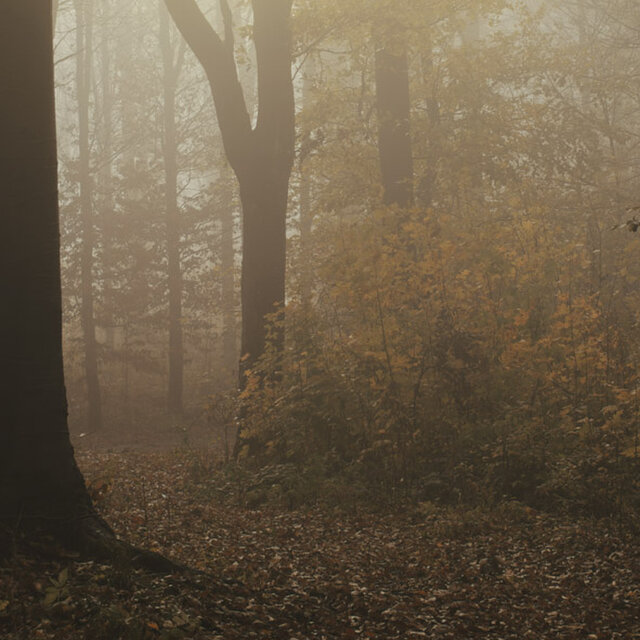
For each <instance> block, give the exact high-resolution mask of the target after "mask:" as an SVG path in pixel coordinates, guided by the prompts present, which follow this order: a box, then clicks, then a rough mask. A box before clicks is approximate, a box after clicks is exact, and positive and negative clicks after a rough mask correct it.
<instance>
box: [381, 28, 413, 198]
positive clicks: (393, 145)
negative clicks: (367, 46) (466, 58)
mask: <svg viewBox="0 0 640 640" xmlns="http://www.w3.org/2000/svg"><path fill="white" fill-rule="evenodd" d="M374 31H375V37H374V40H375V46H376V51H375V70H376V108H377V114H378V149H379V153H380V170H381V173H382V185H383V189H384V194H383V201H384V203H385V204H395V205H398V206H399V207H408V206H410V205H411V204H412V202H413V158H412V153H411V131H410V126H409V115H410V114H409V110H410V105H411V102H410V99H409V66H408V62H407V48H406V42H405V38H404V34H403V30H402V29H401V28H400V27H399V26H398V25H395V24H393V21H391V22H390V23H386V24H384V25H380V24H377V25H375V27H374Z"/></svg>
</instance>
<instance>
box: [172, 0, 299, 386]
mask: <svg viewBox="0 0 640 640" xmlns="http://www.w3.org/2000/svg"><path fill="white" fill-rule="evenodd" d="M165 1H166V4H167V8H168V9H169V12H170V13H171V15H172V17H173V19H174V21H175V23H176V25H177V26H178V29H179V30H180V32H181V33H182V35H183V36H184V38H185V40H186V41H187V43H188V44H189V46H190V47H191V49H192V50H193V52H194V53H195V55H196V57H197V58H198V60H199V61H200V63H201V64H202V66H203V68H204V70H205V72H206V74H207V77H208V80H209V84H210V86H211V92H212V95H213V101H214V104H215V108H216V113H217V116H218V123H219V126H220V131H221V134H222V141H223V145H224V149H225V153H226V155H227V158H228V160H229V164H230V165H231V167H232V168H233V170H234V172H235V174H236V176H237V178H238V182H239V185H240V200H241V203H242V211H243V237H242V240H243V245H242V246H243V254H242V275H241V291H242V293H241V299H242V340H241V355H242V358H243V360H242V363H241V382H242V380H243V379H244V375H243V372H245V371H246V370H247V368H249V367H251V365H252V364H253V363H254V362H255V361H256V360H257V358H258V357H259V356H260V355H261V354H262V353H263V351H264V348H265V344H266V334H267V320H266V317H267V316H268V315H269V314H271V313H274V312H275V311H277V310H278V308H279V307H282V306H283V304H284V293H285V251H286V211H287V197H288V187H289V178H290V175H291V169H292V166H293V158H294V140H295V114H294V97H293V84H292V80H291V53H290V49H291V36H290V30H289V19H290V14H291V4H292V0H253V2H252V6H253V15H254V27H253V36H254V42H255V48H256V58H257V67H258V115H257V121H256V124H255V126H254V127H252V124H251V118H250V116H249V113H248V111H247V107H246V102H245V97H244V94H243V91H242V87H241V86H240V82H239V80H238V71H237V67H236V62H235V56H234V37H233V26H232V24H231V22H232V20H231V11H230V9H229V5H228V2H227V0H221V3H220V6H221V8H222V13H223V17H224V38H221V37H220V36H219V35H218V33H216V31H215V30H214V29H213V28H212V26H211V25H210V24H209V22H208V21H207V19H206V18H205V16H204V14H203V13H202V12H201V11H200V9H199V8H198V5H197V4H196V2H195V0H165ZM282 344H283V335H282V333H281V332H280V333H278V332H276V336H275V345H276V347H281V346H282Z"/></svg>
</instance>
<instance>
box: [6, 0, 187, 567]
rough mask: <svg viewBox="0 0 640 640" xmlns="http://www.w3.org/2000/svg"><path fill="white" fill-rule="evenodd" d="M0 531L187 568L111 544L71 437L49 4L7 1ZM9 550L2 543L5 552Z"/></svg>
mask: <svg viewBox="0 0 640 640" xmlns="http://www.w3.org/2000/svg"><path fill="white" fill-rule="evenodd" d="M0 86H2V87H4V88H6V89H8V90H7V91H6V94H3V101H2V117H1V118H0V136H1V139H2V141H3V144H2V145H1V146H0V243H2V244H1V245H0V296H1V299H2V306H1V307H0V349H1V350H0V353H1V354H2V357H1V358H0V376H1V377H2V385H0V403H1V404H0V406H2V411H3V413H2V421H0V524H3V525H6V526H9V527H11V528H13V529H14V530H17V529H21V530H25V531H26V532H28V533H33V532H35V531H38V530H45V531H46V532H47V534H49V533H53V534H54V535H56V537H57V538H58V539H59V540H60V541H61V542H63V543H66V544H68V545H69V546H72V547H74V548H76V549H80V550H82V551H85V552H88V553H91V554H92V555H94V556H97V557H101V558H113V557H116V556H117V557H118V558H119V559H120V560H122V559H125V560H128V561H130V562H131V563H132V564H134V565H137V566H141V567H144V568H148V569H151V570H154V571H162V572H169V571H176V570H179V569H181V567H178V566H177V565H175V564H173V563H171V562H170V561H168V560H166V559H165V558H163V557H162V556H159V555H158V554H156V553H153V552H148V551H141V550H139V549H136V548H134V547H131V546H130V545H128V544H126V543H124V542H120V541H118V540H116V538H115V536H114V535H113V532H112V531H111V529H110V528H109V527H108V525H107V524H106V523H105V522H104V521H103V520H102V519H101V518H100V517H98V516H97V515H96V513H95V510H94V508H93V505H92V504H91V499H90V498H89V494H88V493H87V489H86V486H85V484H84V479H83V478H82V474H81V473H80V471H79V470H78V467H77V465H76V462H75V458H74V455H73V448H72V446H71V442H70V440H69V430H68V427H67V400H66V393H65V386H64V374H63V365H62V292H61V286H60V234H59V225H58V176H57V156H56V127H55V108H54V85H53V47H52V12H51V0H6V1H5V2H3V3H1V4H0ZM5 550H6V549H5V548H3V547H2V546H1V545H0V554H1V553H2V552H3V551H5Z"/></svg>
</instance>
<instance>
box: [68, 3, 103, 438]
mask: <svg viewBox="0 0 640 640" xmlns="http://www.w3.org/2000/svg"><path fill="white" fill-rule="evenodd" d="M74 8H75V14H76V47H77V53H76V80H77V92H78V147H79V183H80V217H81V220H82V253H81V257H80V271H81V275H80V278H81V289H82V307H81V311H80V314H81V320H82V334H83V337H84V359H85V362H84V364H85V380H86V385H87V401H88V409H87V411H88V415H87V429H88V430H89V431H94V430H99V429H101V428H102V406H101V398H100V382H99V379H98V345H97V342H96V328H95V316H94V297H93V250H94V245H95V228H94V215H93V181H92V177H91V168H90V146H89V100H90V91H91V64H92V50H93V4H92V2H90V1H89V0H74Z"/></svg>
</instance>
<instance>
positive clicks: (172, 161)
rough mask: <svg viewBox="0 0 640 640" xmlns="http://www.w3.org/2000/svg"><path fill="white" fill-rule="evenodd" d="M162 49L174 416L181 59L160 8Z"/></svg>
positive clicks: (179, 368) (178, 364)
mask: <svg viewBox="0 0 640 640" xmlns="http://www.w3.org/2000/svg"><path fill="white" fill-rule="evenodd" d="M159 33H160V49H161V52H162V63H163V64H162V68H163V97H164V103H163V124H164V139H163V146H162V151H163V157H164V175H165V191H164V201H165V215H166V231H167V270H168V284H169V378H168V389H167V404H168V409H169V411H170V412H171V413H174V414H178V415H179V414H181V413H182V410H183V380H184V347H183V336H182V270H181V268H180V216H179V213H178V142H177V131H176V87H177V82H178V75H179V67H180V57H178V60H176V59H175V51H174V47H173V45H172V42H171V32H170V30H169V16H168V15H167V10H166V8H165V7H164V6H163V5H160V32H159Z"/></svg>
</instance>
